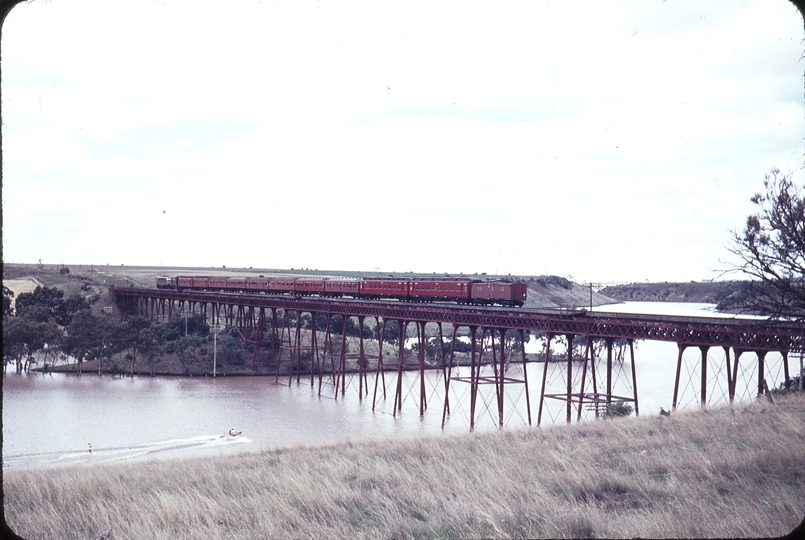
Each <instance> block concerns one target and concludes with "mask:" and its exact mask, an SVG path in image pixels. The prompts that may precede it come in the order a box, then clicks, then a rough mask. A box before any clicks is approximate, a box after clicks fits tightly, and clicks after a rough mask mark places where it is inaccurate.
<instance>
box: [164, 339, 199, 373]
mask: <svg viewBox="0 0 805 540" xmlns="http://www.w3.org/2000/svg"><path fill="white" fill-rule="evenodd" d="M203 344H204V339H203V338H201V337H199V336H196V335H192V334H188V335H186V336H182V337H180V338H179V339H177V340H176V341H173V342H172V349H173V351H172V352H175V353H176V356H177V357H178V358H179V362H180V363H181V364H182V367H183V368H184V372H185V374H186V375H189V376H190V377H192V376H193V365H194V364H195V363H196V362H198V361H199V360H201V359H202V356H203V354H204V353H203V351H202V346H203Z"/></svg>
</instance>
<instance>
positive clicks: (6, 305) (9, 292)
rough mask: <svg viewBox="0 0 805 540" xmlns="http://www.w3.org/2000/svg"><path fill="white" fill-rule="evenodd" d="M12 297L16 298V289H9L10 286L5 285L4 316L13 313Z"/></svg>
mask: <svg viewBox="0 0 805 540" xmlns="http://www.w3.org/2000/svg"><path fill="white" fill-rule="evenodd" d="M12 298H14V291H12V290H11V289H9V288H8V287H6V286H5V285H4V286H3V316H4V317H6V316H11V315H13V313H12V309H11V300H12Z"/></svg>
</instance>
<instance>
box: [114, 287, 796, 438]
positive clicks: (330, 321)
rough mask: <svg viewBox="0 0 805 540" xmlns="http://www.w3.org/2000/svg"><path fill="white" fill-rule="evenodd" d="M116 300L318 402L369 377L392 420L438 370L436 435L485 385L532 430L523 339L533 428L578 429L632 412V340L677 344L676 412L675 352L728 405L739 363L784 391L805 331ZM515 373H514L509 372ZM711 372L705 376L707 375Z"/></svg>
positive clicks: (698, 321)
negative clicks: (181, 324) (521, 404)
mask: <svg viewBox="0 0 805 540" xmlns="http://www.w3.org/2000/svg"><path fill="white" fill-rule="evenodd" d="M114 293H115V296H116V299H117V303H118V306H119V308H120V310H121V312H122V313H124V314H126V315H140V316H144V317H147V318H149V319H150V320H151V321H153V322H156V323H159V322H165V321H168V320H170V319H171V318H172V317H174V316H175V315H177V314H179V313H196V314H199V315H203V316H204V317H205V318H206V319H207V321H209V322H210V323H211V324H220V325H223V326H226V327H228V328H237V331H238V332H239V333H240V335H241V336H242V337H243V339H244V341H246V343H247V344H250V345H252V346H253V357H252V362H253V363H256V362H265V361H266V360H265V358H266V357H267V358H268V359H269V360H268V361H269V363H270V364H272V366H274V365H275V366H276V375H275V377H276V380H277V381H279V378H280V375H281V374H282V376H286V375H287V376H288V384H291V382H292V380H293V378H294V374H295V377H296V380H297V382H299V381H300V380H301V375H302V374H305V376H307V375H309V376H310V384H311V385H314V384H315V383H316V380H318V391H319V394H320V395H321V393H322V392H323V391H324V390H323V388H324V386H325V384H326V385H327V386H331V387H332V388H333V389H334V395H335V397H336V398H338V395H339V394H340V395H341V396H343V395H344V394H345V392H346V386H347V379H348V377H352V378H353V379H354V377H355V376H357V379H358V380H357V387H358V396H359V398H360V399H363V398H364V397H368V395H369V390H370V384H369V375H370V373H371V372H374V385H373V386H374V390H373V396H372V408H373V410H374V409H375V407H376V406H378V404H379V402H380V401H385V399H386V398H387V397H388V393H391V394H393V396H394V399H393V408H392V411H393V413H394V414H395V415H396V414H397V413H398V412H400V411H401V410H402V404H403V401H405V399H406V398H407V397H414V395H416V394H418V395H416V397H418V400H416V401H417V402H418V409H419V412H420V414H424V412H425V410H426V409H427V406H428V403H427V401H428V398H427V392H426V388H425V371H426V370H439V371H440V374H441V375H442V376H443V386H444V389H443V398H442V402H443V403H442V426H444V422H445V420H446V418H448V417H449V415H450V414H451V402H450V395H451V385H455V384H457V383H468V384H469V427H470V429H471V430H472V429H474V428H475V424H476V415H477V410H476V409H477V408H478V407H479V406H480V403H481V402H480V394H479V389H480V388H481V386H482V385H484V386H485V385H493V386H494V396H493V397H492V398H490V401H491V402H492V403H493V405H492V406H493V407H494V408H496V409H497V411H496V412H497V415H496V416H497V418H496V420H497V423H498V425H499V426H502V425H503V424H504V408H505V405H504V404H505V399H504V396H506V395H507V393H506V391H505V389H506V388H507V387H510V386H511V385H519V386H520V388H521V389H522V392H520V394H524V396H525V401H526V404H525V408H526V416H527V422H528V424H531V423H532V419H531V403H530V393H529V386H528V379H527V370H526V352H525V348H526V347H525V343H526V341H527V335H528V334H530V333H532V332H535V333H538V334H540V333H541V334H544V336H545V338H544V339H545V347H544V351H543V352H542V353H541V355H544V358H543V359H544V364H543V366H544V367H543V376H542V382H541V385H540V397H539V406H538V413H537V424H540V423H541V421H542V417H543V408H544V405H545V404H546V403H547V401H546V400H558V401H561V402H565V403H566V405H565V407H564V409H565V416H566V421H567V422H570V421H571V419H572V416H573V412H574V408H575V412H576V417H577V419H579V420H580V419H581V417H582V411H590V412H594V413H595V415H596V417H597V416H598V415H599V414H600V413H601V412H602V411H603V410H605V409H606V408H607V407H608V406H609V405H611V404H612V403H613V402H614V401H622V402H628V403H633V405H634V409H635V412H636V413H637V414H639V403H638V398H637V378H636V374H635V363H634V361H635V357H634V342H635V340H652V341H664V342H672V343H676V344H677V346H678V357H677V364H676V376H675V380H674V390H673V402H672V407H673V408H674V409H675V408H676V407H677V404H678V401H679V398H680V393H679V392H680V380H681V373H682V367H683V364H685V359H684V354H683V353H684V352H685V350H686V349H688V348H697V349H698V350H699V357H698V358H697V359H696V362H695V363H696V366H695V368H694V371H693V372H691V371H690V370H688V373H689V374H690V377H691V381H692V380H693V377H694V376H698V377H700V380H699V381H698V383H699V384H698V388H696V386H697V385H695V384H694V385H693V391H694V394H698V395H697V396H695V397H696V398H697V401H698V402H699V403H700V405H701V406H702V407H704V406H706V405H707V404H708V403H711V402H713V401H714V400H715V397H714V396H713V393H714V391H715V389H716V388H718V387H719V385H720V386H721V387H722V388H723V383H726V389H725V390H723V393H724V396H722V397H723V398H725V399H727V398H728V399H729V402H730V403H732V402H733V400H734V399H736V383H737V380H738V379H739V365H740V366H741V368H742V369H744V370H746V369H749V368H750V367H751V373H752V374H755V373H756V375H757V377H756V383H757V396H761V395H763V394H765V393H766V392H768V385H767V383H766V373H765V360H766V356H767V354H768V353H770V352H775V353H779V354H780V355H781V356H782V368H783V373H782V374H781V375H782V376H783V377H784V381H783V384H785V385H788V384H789V380H790V374H789V368H788V359H789V356H790V355H792V354H796V355H800V358H801V355H802V352H803V349H804V348H805V325H802V324H795V323H784V322H777V321H767V320H763V319H749V318H741V319H738V318H717V317H680V316H665V315H633V314H619V313H602V312H594V311H591V312H590V311H586V310H533V309H524V308H490V307H478V306H463V305H456V304H449V303H430V304H417V303H406V302H397V301H367V300H349V299H333V298H323V297H313V296H310V297H304V296H303V297H293V296H283V295H267V294H240V293H222V292H197V291H178V290H166V289H139V288H115V289H114ZM350 324H351V328H350ZM428 331H429V332H430V337H429V336H428ZM446 337H447V339H445V338H446ZM462 340H463V341H462ZM466 342H468V343H466ZM552 342H562V343H563V345H564V346H565V347H566V351H574V348H577V347H579V346H580V347H582V348H583V357H582V354H581V353H579V354H576V355H574V354H572V353H571V354H568V353H567V352H565V354H564V355H556V356H557V358H551V354H552V350H551V343H552ZM370 345H371V346H370ZM395 345H396V346H395ZM462 345H465V347H463V348H462ZM266 347H268V353H266V352H265V349H266ZM711 348H722V349H723V351H724V360H723V361H724V363H723V364H721V360H718V362H719V365H718V367H717V368H714V367H713V361H712V360H710V361H708V352H709V350H710V349H711ZM466 349H469V350H468V351H467V350H466ZM627 352H628V354H629V362H628V363H629V364H631V369H630V371H631V373H625V380H619V379H618V377H617V374H614V372H613V370H615V371H617V369H618V368H619V367H620V368H621V371H623V370H624V369H625V365H626V362H625V358H626V353H627ZM745 353H753V354H752V355H751V356H753V358H750V360H749V361H744V362H741V361H740V359H741V356H742V355H743V354H745ZM562 356H564V358H562ZM559 362H561V364H559ZM579 362H581V368H580V369H579V367H578V365H576V366H574V363H575V364H578V363H579ZM749 364H751V366H750V365H749ZM560 365H565V366H566V369H565V367H563V368H561V369H556V368H557V366H560ZM512 366H517V367H518V369H517V370H512V369H510V368H511V367H512ZM520 366H522V369H521V370H520V369H519V367H520ZM549 366H553V369H552V370H551V371H552V373H555V374H556V377H549V373H548V372H549ZM574 367H575V371H574ZM708 367H710V368H711V373H710V374H709V375H708ZM325 368H326V372H325ZM467 369H469V373H467ZM515 371H518V373H514V372H515ZM579 371H580V372H581V373H579ZM407 373H413V375H414V377H416V376H417V375H418V381H416V380H415V381H414V382H410V381H409V382H408V383H406V384H404V378H405V374H407ZM722 373H723V377H724V378H726V381H715V380H714V378H721V377H722V375H721V374H722ZM549 379H550V381H549ZM691 381H688V382H689V383H690V382H691ZM416 382H418V383H419V384H418V385H417V384H416ZM772 385H774V382H773V383H772ZM617 386H621V387H623V388H622V390H623V389H625V392H624V391H621V392H620V393H618V389H617V388H616V387H617ZM417 387H418V388H417ZM440 390H441V389H440ZM708 393H709V394H710V395H708ZM407 394H410V395H407ZM739 397H740V396H739Z"/></svg>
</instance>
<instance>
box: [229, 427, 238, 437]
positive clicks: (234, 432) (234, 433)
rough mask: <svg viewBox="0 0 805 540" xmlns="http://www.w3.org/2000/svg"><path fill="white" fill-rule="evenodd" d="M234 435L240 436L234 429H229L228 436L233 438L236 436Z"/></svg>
mask: <svg viewBox="0 0 805 540" xmlns="http://www.w3.org/2000/svg"><path fill="white" fill-rule="evenodd" d="M236 435H240V432H239V431H235V428H232V429H230V430H229V436H230V437H234V436H236Z"/></svg>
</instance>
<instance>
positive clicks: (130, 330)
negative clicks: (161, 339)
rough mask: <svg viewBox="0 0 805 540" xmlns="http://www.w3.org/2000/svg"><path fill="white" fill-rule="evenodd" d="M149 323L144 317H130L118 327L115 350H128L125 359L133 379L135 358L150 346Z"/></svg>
mask: <svg viewBox="0 0 805 540" xmlns="http://www.w3.org/2000/svg"><path fill="white" fill-rule="evenodd" d="M150 327H151V321H149V320H148V319H146V318H145V317H131V318H129V319H127V320H126V321H124V322H123V323H122V324H120V325H119V327H118V330H117V335H116V336H115V341H116V342H117V347H116V348H117V349H119V350H128V354H127V355H126V358H127V359H128V360H130V361H131V370H130V374H131V376H132V377H134V364H135V363H136V362H137V357H138V356H139V355H140V354H141V353H142V352H143V349H147V348H148V347H150V346H151V345H152V339H153V336H152V335H151V334H150V333H149V332H148V330H149V329H150Z"/></svg>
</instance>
